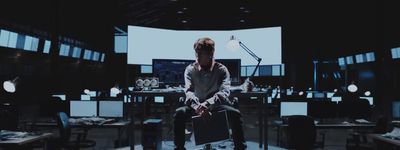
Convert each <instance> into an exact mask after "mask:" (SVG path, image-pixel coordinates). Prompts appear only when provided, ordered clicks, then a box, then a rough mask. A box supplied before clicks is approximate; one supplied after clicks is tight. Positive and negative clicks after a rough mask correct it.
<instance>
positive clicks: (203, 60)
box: [196, 50, 214, 68]
mask: <svg viewBox="0 0 400 150" xmlns="http://www.w3.org/2000/svg"><path fill="white" fill-rule="evenodd" d="M213 55H214V51H202V50H200V51H197V52H196V58H197V61H198V62H199V64H200V66H201V67H204V68H207V67H210V66H211V64H212V59H213Z"/></svg>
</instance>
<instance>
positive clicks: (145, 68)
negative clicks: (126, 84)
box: [140, 65, 153, 73]
mask: <svg viewBox="0 0 400 150" xmlns="http://www.w3.org/2000/svg"><path fill="white" fill-rule="evenodd" d="M152 69H153V68H152V65H141V66H140V72H141V73H153V70H152Z"/></svg>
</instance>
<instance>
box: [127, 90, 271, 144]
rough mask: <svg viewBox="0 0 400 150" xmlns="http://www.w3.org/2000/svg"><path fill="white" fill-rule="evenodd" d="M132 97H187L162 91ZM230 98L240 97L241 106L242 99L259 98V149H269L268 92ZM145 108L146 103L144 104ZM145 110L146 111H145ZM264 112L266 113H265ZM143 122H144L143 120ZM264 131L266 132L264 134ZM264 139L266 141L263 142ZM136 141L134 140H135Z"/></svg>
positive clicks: (144, 92)
mask: <svg viewBox="0 0 400 150" xmlns="http://www.w3.org/2000/svg"><path fill="white" fill-rule="evenodd" d="M131 94H132V97H133V98H135V97H137V96H142V97H154V96H165V97H185V93H184V92H183V91H182V92H160V91H134V92H132V93H131ZM230 97H238V98H239V104H240V98H244V97H246V98H249V97H257V100H258V103H259V104H260V106H261V107H260V113H259V122H260V130H259V137H260V138H259V143H260V144H259V147H260V148H261V147H262V145H263V143H264V149H265V150H266V149H268V138H267V137H268V127H267V124H268V119H267V118H268V115H264V114H268V107H267V106H266V105H267V100H266V97H267V93H266V92H231V94H230ZM145 100H146V98H143V99H142V102H144V101H145ZM175 103H178V99H176V101H175ZM143 107H144V103H143ZM143 110H144V109H143ZM263 110H264V111H263ZM131 120H132V122H134V120H133V118H131ZM142 121H143V120H142ZM263 131H264V132H263ZM132 134H133V138H134V137H135V135H134V134H135V133H134V132H133V133H132ZM263 139H264V141H263ZM133 141H134V139H133ZM131 149H134V147H131Z"/></svg>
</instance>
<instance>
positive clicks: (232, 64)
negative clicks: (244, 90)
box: [215, 59, 242, 85]
mask: <svg viewBox="0 0 400 150" xmlns="http://www.w3.org/2000/svg"><path fill="white" fill-rule="evenodd" d="M215 61H216V62H219V63H221V64H223V65H224V66H225V67H226V68H228V71H229V74H230V75H231V84H232V85H239V84H240V71H241V69H240V66H241V65H242V64H241V60H240V59H216V60H215Z"/></svg>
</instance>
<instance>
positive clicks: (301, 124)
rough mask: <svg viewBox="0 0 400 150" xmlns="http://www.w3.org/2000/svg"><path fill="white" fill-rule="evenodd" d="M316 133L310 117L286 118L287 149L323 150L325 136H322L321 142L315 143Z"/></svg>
mask: <svg viewBox="0 0 400 150" xmlns="http://www.w3.org/2000/svg"><path fill="white" fill-rule="evenodd" d="M316 133H317V131H316V127H315V124H314V119H313V118H312V117H309V116H303V115H293V116H289V117H288V143H289V147H288V148H290V149H292V148H293V149H296V150H310V149H313V148H324V140H325V135H324V134H322V141H318V142H316V138H317V134H316Z"/></svg>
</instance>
